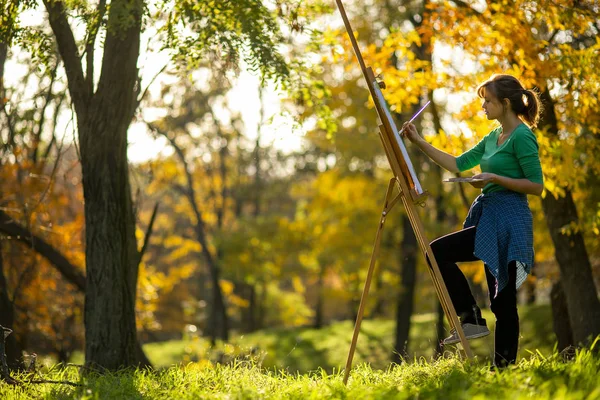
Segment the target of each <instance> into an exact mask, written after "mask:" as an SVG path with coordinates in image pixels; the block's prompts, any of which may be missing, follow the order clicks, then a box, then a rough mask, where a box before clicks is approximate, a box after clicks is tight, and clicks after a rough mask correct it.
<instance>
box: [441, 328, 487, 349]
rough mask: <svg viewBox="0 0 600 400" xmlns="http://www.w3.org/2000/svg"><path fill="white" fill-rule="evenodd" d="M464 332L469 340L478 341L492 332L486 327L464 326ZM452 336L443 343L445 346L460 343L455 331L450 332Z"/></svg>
mask: <svg viewBox="0 0 600 400" xmlns="http://www.w3.org/2000/svg"><path fill="white" fill-rule="evenodd" d="M461 326H462V329H463V332H464V333H465V337H466V338H467V340H471V339H477V338H480V337H484V336H487V335H489V334H490V330H489V329H488V327H487V326H486V325H475V324H469V323H466V324H462V325H461ZM450 333H451V335H450V336H448V337H447V338H446V339H444V340H443V341H442V343H443V344H454V343H458V342H460V337H459V336H458V333H457V332H456V330H455V329H452V330H451V331H450Z"/></svg>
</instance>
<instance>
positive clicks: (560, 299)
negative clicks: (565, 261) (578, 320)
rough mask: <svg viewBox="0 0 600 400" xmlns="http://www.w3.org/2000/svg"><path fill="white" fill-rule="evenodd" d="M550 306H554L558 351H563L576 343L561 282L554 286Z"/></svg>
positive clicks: (553, 316)
mask: <svg viewBox="0 0 600 400" xmlns="http://www.w3.org/2000/svg"><path fill="white" fill-rule="evenodd" d="M550 304H551V305H552V327H553V328H554V333H555V334H556V339H557V340H558V351H563V350H565V349H567V348H569V347H571V346H573V345H574V344H575V343H574V342H573V331H572V329H571V323H570V322H569V321H570V318H569V310H568V309H567V299H566V298H565V292H564V290H563V288H562V285H561V284H560V281H559V282H556V283H555V284H554V285H552V290H551V292H550Z"/></svg>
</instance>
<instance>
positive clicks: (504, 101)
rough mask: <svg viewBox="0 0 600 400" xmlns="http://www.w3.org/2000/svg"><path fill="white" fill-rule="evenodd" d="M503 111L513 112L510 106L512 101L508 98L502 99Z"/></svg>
mask: <svg viewBox="0 0 600 400" xmlns="http://www.w3.org/2000/svg"><path fill="white" fill-rule="evenodd" d="M502 109H503V110H504V112H506V111H510V110H512V108H511V106H510V100H509V99H507V98H506V97H505V98H503V99H502Z"/></svg>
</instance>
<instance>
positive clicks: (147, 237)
mask: <svg viewBox="0 0 600 400" xmlns="http://www.w3.org/2000/svg"><path fill="white" fill-rule="evenodd" d="M158 204H159V203H158V202H157V203H156V204H155V205H154V209H153V210H152V216H151V217H150V222H149V223H148V228H146V235H145V236H144V244H142V248H141V250H140V252H139V257H140V259H139V261H138V266H139V265H140V263H141V262H142V258H143V257H144V253H145V252H146V248H147V247H148V243H149V242H150V236H151V235H152V230H153V228H154V220H155V219H156V214H157V212H158Z"/></svg>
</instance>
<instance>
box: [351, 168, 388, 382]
mask: <svg viewBox="0 0 600 400" xmlns="http://www.w3.org/2000/svg"><path fill="white" fill-rule="evenodd" d="M395 182H396V178H392V179H390V184H389V185H388V189H387V192H386V194H385V203H384V204H383V210H382V212H381V219H380V220H379V226H378V228H377V233H376V234H375V244H374V245H373V252H372V253H371V262H370V263H369V270H368V271H367V279H366V280H365V287H364V289H363V293H362V296H361V298H360V306H359V307H358V315H357V316H356V323H355V324H354V334H353V335H352V343H351V344H350V351H349V353H348V359H347V361H346V369H345V370H344V385H345V384H346V383H347V382H348V377H349V376H350V369H351V368H352V358H354V352H355V350H356V342H357V341H358V334H359V333H360V325H361V323H362V318H363V314H364V311H365V304H366V302H367V296H368V295H369V288H370V286H371V279H372V277H373V271H374V269H375V261H376V260H377V255H378V254H379V243H380V242H381V232H382V231H383V225H384V224H385V217H386V216H387V213H388V212H389V210H390V209H391V208H392V207H393V206H394V204H396V202H397V201H398V197H399V195H398V196H396V197H395V198H394V199H393V200H392V201H391V202H390V197H391V195H392V191H393V190H394V186H395Z"/></svg>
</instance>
